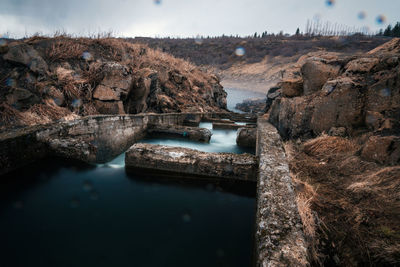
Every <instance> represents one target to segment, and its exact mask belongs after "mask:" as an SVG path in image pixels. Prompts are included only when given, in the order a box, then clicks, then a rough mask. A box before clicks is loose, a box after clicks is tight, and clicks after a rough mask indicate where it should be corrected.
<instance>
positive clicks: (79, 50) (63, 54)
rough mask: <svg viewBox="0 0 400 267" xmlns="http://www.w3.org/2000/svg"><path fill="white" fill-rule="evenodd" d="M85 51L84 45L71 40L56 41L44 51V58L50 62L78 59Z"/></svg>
mask: <svg viewBox="0 0 400 267" xmlns="http://www.w3.org/2000/svg"><path fill="white" fill-rule="evenodd" d="M86 49H87V46H86V45H83V44H81V43H80V42H77V41H74V40H71V39H61V40H56V41H55V42H54V43H53V44H52V45H51V47H50V48H49V49H47V51H46V57H47V58H48V59H49V60H50V62H54V61H61V60H71V59H80V58H81V57H82V54H83V52H85V50H86Z"/></svg>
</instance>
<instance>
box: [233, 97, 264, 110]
mask: <svg viewBox="0 0 400 267" xmlns="http://www.w3.org/2000/svg"><path fill="white" fill-rule="evenodd" d="M235 108H236V109H238V110H240V111H243V112H247V113H262V112H264V111H265V98H264V99H260V98H251V99H245V100H244V101H243V102H242V103H238V104H236V106H235Z"/></svg>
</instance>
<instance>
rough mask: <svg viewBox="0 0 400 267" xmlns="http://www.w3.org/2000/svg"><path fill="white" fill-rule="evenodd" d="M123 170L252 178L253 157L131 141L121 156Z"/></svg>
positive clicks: (253, 170)
mask: <svg viewBox="0 0 400 267" xmlns="http://www.w3.org/2000/svg"><path fill="white" fill-rule="evenodd" d="M125 166H126V168H127V170H128V171H129V170H130V171H134V170H135V169H139V170H141V172H142V171H143V169H144V170H147V171H152V172H154V171H159V172H161V171H162V172H167V173H178V174H179V175H184V176H186V177H188V178H195V177H203V178H207V177H214V178H220V179H229V180H244V181H256V173H257V159H256V157H255V156H252V155H249V154H233V153H206V152H201V151H197V150H193V149H188V148H179V147H169V146H161V145H152V144H134V145H133V146H132V147H131V148H130V149H129V150H128V151H127V152H126V156H125Z"/></svg>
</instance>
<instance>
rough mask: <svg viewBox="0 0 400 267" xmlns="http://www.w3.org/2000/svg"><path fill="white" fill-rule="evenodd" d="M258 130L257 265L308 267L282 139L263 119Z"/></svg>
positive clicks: (259, 122) (259, 120) (259, 121)
mask: <svg viewBox="0 0 400 267" xmlns="http://www.w3.org/2000/svg"><path fill="white" fill-rule="evenodd" d="M257 124H258V128H257V149H256V150H257V155H258V156H259V174H258V181H257V214H256V257H257V258H256V262H257V266H263V267H264V266H307V265H308V261H307V258H306V255H307V249H306V243H305V240H304V235H303V231H302V223H301V220H300V216H299V214H298V209H297V205H296V200H295V192H294V190H293V186H292V180H291V177H290V174H289V166H288V162H287V159H286V155H285V152H284V149H283V146H282V141H281V137H280V136H279V134H278V132H277V130H276V129H275V127H273V126H272V125H271V124H269V123H268V122H266V120H264V119H261V118H259V119H258V123H257Z"/></svg>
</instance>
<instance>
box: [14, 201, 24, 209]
mask: <svg viewBox="0 0 400 267" xmlns="http://www.w3.org/2000/svg"><path fill="white" fill-rule="evenodd" d="M23 207H24V202H22V200H18V201H15V202H14V208H16V209H22V208H23Z"/></svg>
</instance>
